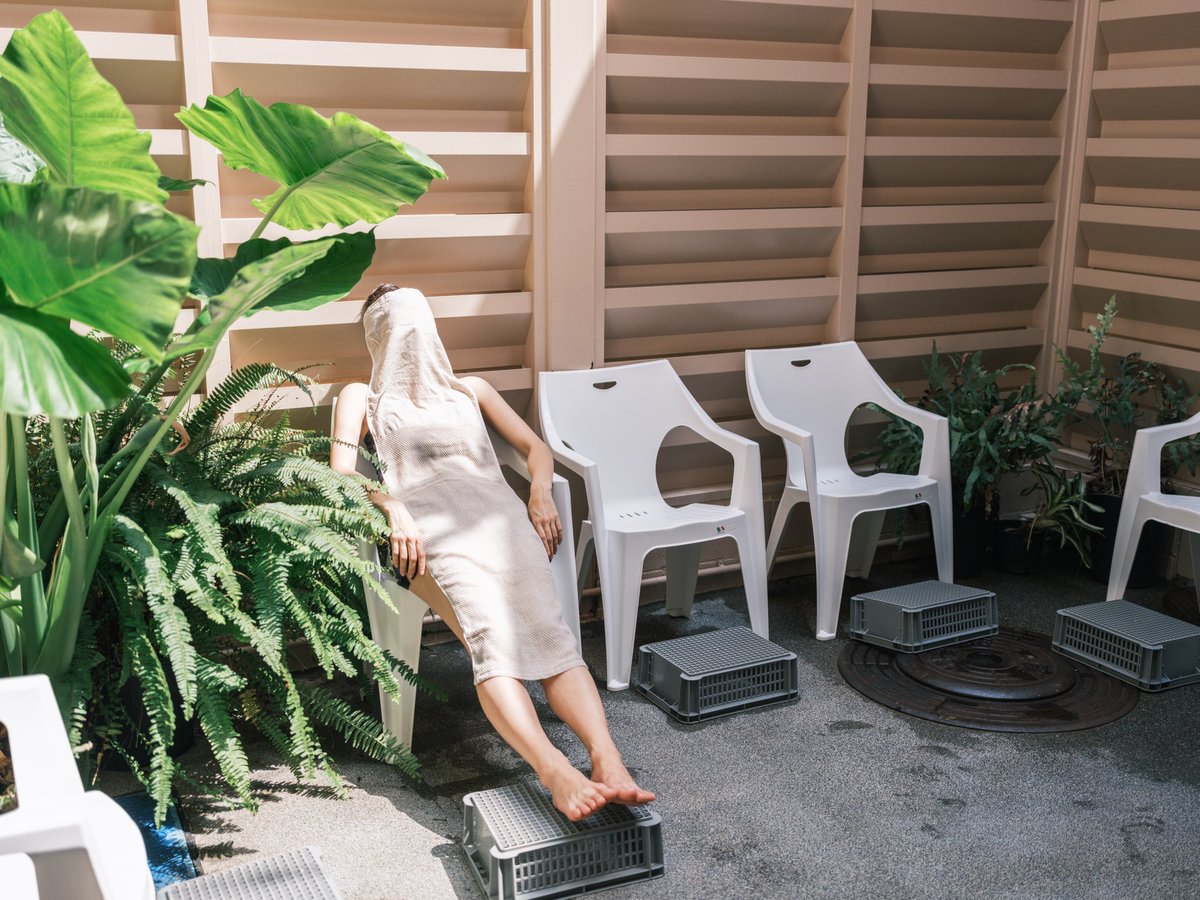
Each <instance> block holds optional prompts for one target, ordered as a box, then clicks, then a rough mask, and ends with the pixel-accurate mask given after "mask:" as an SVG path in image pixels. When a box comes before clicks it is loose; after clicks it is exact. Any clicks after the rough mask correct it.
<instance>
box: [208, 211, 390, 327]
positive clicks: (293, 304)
mask: <svg viewBox="0 0 1200 900" xmlns="http://www.w3.org/2000/svg"><path fill="white" fill-rule="evenodd" d="M331 241H332V246H331V247H330V249H329V252H327V253H326V254H325V255H324V257H322V258H321V259H320V260H317V261H316V262H314V263H312V264H311V265H310V266H309V267H308V268H307V269H306V270H305V272H304V278H303V279H299V280H296V281H292V282H289V283H288V284H285V285H284V286H283V287H281V288H280V289H279V290H277V291H275V292H274V293H272V294H271V295H270V296H268V297H267V298H265V299H264V300H263V301H262V302H261V303H259V304H258V305H257V306H256V307H255V311H257V310H260V309H273V310H276V311H280V310H285V309H312V308H313V307H316V306H320V305H321V304H323V303H327V302H329V301H331V300H340V299H341V298H342V297H345V296H346V294H348V293H349V292H350V291H351V289H353V287H354V286H355V285H356V284H358V282H359V280H360V279H361V278H362V277H363V274H364V273H365V272H366V270H367V266H369V265H370V264H371V259H372V257H373V256H374V255H375V235H374V233H373V232H370V231H360V232H355V233H352V234H343V235H338V236H336V237H334V238H331ZM291 246H292V242H291V241H289V240H288V239H287V238H279V239H277V240H274V241H268V240H264V239H262V238H254V239H253V240H249V241H246V242H245V243H244V244H242V245H241V246H240V247H238V249H237V254H236V255H235V256H234V257H233V258H232V259H202V260H200V261H199V263H198V264H197V265H196V271H195V272H194V273H193V275H192V286H191V289H190V291H189V293H190V294H191V295H192V296H193V297H196V298H198V299H200V300H208V299H209V298H211V297H215V296H217V295H219V294H220V293H221V292H222V291H224V290H225V289H226V288H228V287H229V285H230V283H231V282H232V281H233V279H234V277H235V276H236V275H237V274H238V273H239V272H241V271H242V270H243V269H244V268H245V267H246V266H247V265H249V264H250V263H253V262H258V261H259V260H262V259H264V258H266V257H268V256H271V255H272V254H275V253H278V252H279V251H280V250H283V249H285V248H287V247H291Z"/></svg>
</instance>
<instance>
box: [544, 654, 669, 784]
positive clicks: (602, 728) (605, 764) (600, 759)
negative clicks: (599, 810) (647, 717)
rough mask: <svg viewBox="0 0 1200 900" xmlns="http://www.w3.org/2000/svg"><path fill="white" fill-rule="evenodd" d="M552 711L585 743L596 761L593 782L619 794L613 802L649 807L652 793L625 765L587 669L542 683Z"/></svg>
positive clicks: (573, 670) (578, 668)
mask: <svg viewBox="0 0 1200 900" xmlns="http://www.w3.org/2000/svg"><path fill="white" fill-rule="evenodd" d="M542 685H543V686H544V687H545V688H546V699H547V700H548V701H549V702H550V708H551V709H553V710H554V712H555V713H556V714H557V715H558V717H559V718H560V719H562V720H563V721H564V722H566V723H567V725H568V726H569V727H570V728H571V730H572V731H574V732H575V734H577V735H578V736H579V739H580V740H581V741H583V746H584V747H586V748H587V752H588V755H589V756H591V758H592V780H593V781H595V782H598V783H599V784H602V785H605V786H606V787H609V788H611V789H612V790H613V791H614V792H615V796H613V797H612V798H610V799H612V800H613V801H615V802H617V803H626V804H641V803H649V802H650V801H651V800H653V799H654V794H652V793H651V792H650V791H646V790H643V789H642V788H640V787H638V785H637V783H636V782H635V781H634V780H633V776H631V775H630V774H629V770H628V769H626V768H625V764H624V763H623V762H622V761H621V754H620V751H618V750H617V745H616V744H615V743H613V739H612V735H611V734H609V731H608V719H607V718H606V717H605V715H604V706H603V705H602V704H601V702H600V694H599V692H598V691H597V690H596V684H595V682H593V681H592V676H591V675H590V674H589V673H588V670H587V668H586V667H584V666H576V667H575V668H573V669H567V671H565V672H560V673H559V674H557V675H553V676H551V677H550V678H545V679H543V680H542Z"/></svg>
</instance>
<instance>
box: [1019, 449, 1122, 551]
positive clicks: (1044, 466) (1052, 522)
mask: <svg viewBox="0 0 1200 900" xmlns="http://www.w3.org/2000/svg"><path fill="white" fill-rule="evenodd" d="M1030 471H1032V472H1033V476H1034V478H1035V480H1036V483H1035V484H1033V485H1031V486H1030V487H1028V488H1026V489H1025V491H1023V496H1027V495H1029V494H1031V493H1034V492H1035V491H1036V492H1038V493H1040V494H1041V498H1042V499H1041V502H1040V503H1039V504H1038V507H1037V510H1036V512H1035V513H1034V515H1033V517H1032V518H1031V519H1029V522H1028V526H1027V527H1028V535H1029V537H1028V540H1032V539H1033V533H1034V532H1035V531H1041V532H1044V533H1046V534H1050V535H1052V536H1054V537H1056V538H1058V546H1059V548H1060V549H1063V548H1066V547H1067V546H1068V545H1069V546H1070V547H1071V549H1073V550H1074V551H1075V553H1076V554H1078V556H1079V559H1080V561H1081V562H1082V563H1083V564H1084V565H1085V566H1090V565H1091V564H1092V559H1091V554H1090V552H1089V551H1090V548H1089V543H1088V540H1087V536H1088V534H1099V533H1100V532H1101V531H1102V530H1103V529H1101V528H1100V527H1099V526H1097V525H1094V524H1093V523H1092V522H1091V520H1090V518H1089V515H1088V514H1089V513H1091V514H1098V513H1100V512H1102V510H1101V508H1100V507H1099V506H1097V505H1096V504H1095V503H1092V502H1091V501H1089V500H1088V499H1087V492H1088V485H1087V481H1086V479H1085V478H1084V476H1083V473H1082V472H1068V471H1066V470H1065V469H1062V468H1060V467H1058V466H1055V465H1054V464H1052V463H1051V462H1050V461H1049V460H1040V461H1038V462H1037V463H1036V464H1034V465H1033V466H1032V467H1031V470H1030Z"/></svg>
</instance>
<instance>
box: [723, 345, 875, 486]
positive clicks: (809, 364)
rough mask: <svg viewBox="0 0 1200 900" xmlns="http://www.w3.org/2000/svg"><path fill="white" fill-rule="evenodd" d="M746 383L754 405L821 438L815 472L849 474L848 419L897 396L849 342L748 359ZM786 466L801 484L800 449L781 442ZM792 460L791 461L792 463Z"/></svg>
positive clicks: (762, 352) (765, 352)
mask: <svg viewBox="0 0 1200 900" xmlns="http://www.w3.org/2000/svg"><path fill="white" fill-rule="evenodd" d="M746 380H747V382H748V384H749V386H750V390H751V391H752V392H754V393H755V394H756V395H757V396H756V398H755V399H756V400H757V405H758V406H759V407H760V408H762V409H764V410H765V411H766V412H768V413H769V414H771V415H773V416H774V417H776V418H778V419H782V420H783V421H784V422H787V423H788V424H790V425H795V426H797V427H799V428H803V429H804V430H805V431H809V432H812V433H813V434H814V435H820V436H822V437H823V438H825V439H824V440H819V441H817V442H816V457H817V458H816V463H817V468H818V469H830V468H837V469H848V468H849V464H848V463H847V461H846V450H845V443H844V441H842V440H829V438H830V437H831V436H832V435H838V436H844V435H845V433H846V426H847V425H849V423H850V416H851V415H852V414H853V413H854V410H855V409H857V408H858V407H859V406H861V405H862V404H863V403H871V402H878V401H879V400H880V399H881V398H883V397H885V396H895V395H894V394H893V392H892V390H891V388H889V387H888V386H887V384H886V383H885V382H884V381H883V379H881V378H880V377H879V375H878V374H876V372H875V369H874V368H873V367H872V366H871V363H870V362H868V360H867V358H866V357H865V356H863V353H862V351H861V350H860V349H859V348H858V345H857V344H855V343H854V342H853V341H844V342H842V343H838V344H824V345H821V346H813V347H795V348H784V349H782V350H751V351H749V352H747V354H746ZM785 447H786V449H787V453H788V467H789V470H790V471H791V472H792V473H793V477H794V478H795V479H796V480H797V481H802V479H803V474H802V466H801V462H800V456H799V453H800V451H799V447H797V446H796V445H794V444H792V443H790V442H785ZM793 457H794V458H793Z"/></svg>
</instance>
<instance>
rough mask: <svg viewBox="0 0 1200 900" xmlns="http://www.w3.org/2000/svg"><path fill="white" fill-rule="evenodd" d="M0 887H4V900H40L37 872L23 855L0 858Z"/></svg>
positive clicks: (17, 854) (12, 854)
mask: <svg viewBox="0 0 1200 900" xmlns="http://www.w3.org/2000/svg"><path fill="white" fill-rule="evenodd" d="M0 885H4V894H3V896H4V900H41V894H40V893H39V892H38V884H37V870H35V869H34V867H33V860H31V859H30V858H29V856H28V855H27V854H25V853H8V854H5V855H4V856H0Z"/></svg>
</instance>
